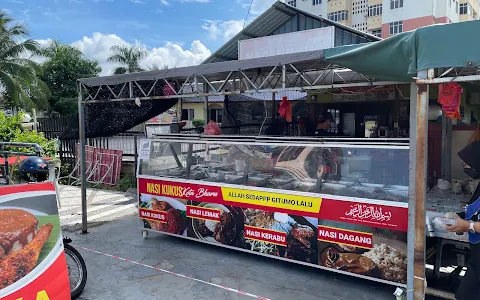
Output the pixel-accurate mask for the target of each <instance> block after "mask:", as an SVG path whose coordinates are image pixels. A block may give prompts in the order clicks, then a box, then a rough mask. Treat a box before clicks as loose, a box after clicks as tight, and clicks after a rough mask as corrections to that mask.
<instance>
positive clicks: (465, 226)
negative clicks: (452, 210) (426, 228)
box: [445, 218, 480, 233]
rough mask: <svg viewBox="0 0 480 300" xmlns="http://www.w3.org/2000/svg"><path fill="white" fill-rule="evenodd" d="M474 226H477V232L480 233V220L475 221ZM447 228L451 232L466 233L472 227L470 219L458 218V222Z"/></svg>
mask: <svg viewBox="0 0 480 300" xmlns="http://www.w3.org/2000/svg"><path fill="white" fill-rule="evenodd" d="M473 227H474V228H475V232H477V233H480V222H474V226H473ZM445 228H446V229H447V230H448V231H450V232H456V233H465V232H468V231H469V229H470V221H467V220H464V219H460V218H458V219H457V223H456V224H454V225H451V226H446V227H445Z"/></svg>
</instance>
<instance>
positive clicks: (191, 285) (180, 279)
mask: <svg viewBox="0 0 480 300" xmlns="http://www.w3.org/2000/svg"><path fill="white" fill-rule="evenodd" d="M60 197H61V203H62V208H61V209H60V218H61V221H62V227H63V229H64V231H65V234H66V235H67V236H69V237H70V238H72V239H73V243H74V245H75V246H76V247H77V250H79V251H80V253H81V254H82V255H83V256H84V258H85V260H86V263H87V268H88V283H87V287H86V289H85V292H84V294H83V295H82V296H81V298H80V300H98V299H102V300H110V299H111V300H116V299H122V300H137V299H142V300H150V299H151V300H153V299H160V300H163V299H165V300H176V299H179V300H184V299H185V300H186V299H196V300H197V299H198V300H203V299H205V300H207V299H208V300H224V299H225V300H226V299H233V300H237V299H238V300H241V299H252V298H253V299H255V298H254V297H252V296H245V295H241V294H240V293H243V292H245V293H251V294H252V295H256V296H259V297H265V298H266V299H272V300H290V299H298V300H310V299H311V300H313V299H317V300H383V299H391V300H394V299H395V298H394V297H393V295H392V293H393V291H394V288H393V287H391V286H386V285H382V284H376V283H374V282H369V281H365V280H359V279H356V278H354V277H349V276H342V275H338V274H335V273H332V272H326V271H322V270H317V269H314V268H311V267H304V266H300V265H296V264H292V263H286V262H281V261H278V260H274V259H268V258H264V257H259V256H255V255H252V254H247V253H242V252H238V251H234V250H229V249H223V248H220V247H214V246H210V245H204V244H201V243H198V242H193V241H188V240H182V239H180V238H173V237H168V236H162V235H159V234H152V233H151V234H150V235H149V238H148V239H147V240H144V239H143V238H142V235H141V230H140V229H138V225H137V216H136V215H137V209H136V198H135V195H133V194H127V193H119V192H113V191H105V190H95V189H92V190H88V212H89V215H88V216H89V217H88V220H89V234H87V235H82V234H79V230H78V229H79V228H80V223H81V208H80V189H79V188H77V187H69V186H61V187H60ZM87 249H89V250H87ZM91 250H94V251H97V252H102V253H104V254H100V253H95V252H92V251H91ZM105 254H110V255H114V256H118V257H121V258H123V259H127V260H130V261H125V260H121V259H119V258H113V257H110V256H107V255H105ZM136 263H139V264H140V265H139V264H136ZM166 272H172V273H170V274H169V273H166ZM219 286H222V287H224V288H222V287H219ZM226 288H231V289H235V290H239V292H235V291H230V290H227V289H226ZM265 298H260V299H265ZM257 299H258V298H257ZM427 299H431V300H433V299H432V298H427Z"/></svg>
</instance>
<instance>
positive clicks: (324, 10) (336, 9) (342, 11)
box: [285, 0, 479, 38]
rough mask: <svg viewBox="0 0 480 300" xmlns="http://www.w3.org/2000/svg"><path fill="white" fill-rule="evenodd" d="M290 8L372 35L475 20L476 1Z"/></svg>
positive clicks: (291, 0)
mask: <svg viewBox="0 0 480 300" xmlns="http://www.w3.org/2000/svg"><path fill="white" fill-rule="evenodd" d="M285 2H286V3H287V4H289V5H291V6H295V7H297V8H299V9H301V10H304V11H307V12H309V13H311V14H315V15H318V16H321V17H323V18H327V19H330V20H332V21H336V22H339V23H341V24H344V25H347V26H350V27H353V28H355V29H357V30H361V31H365V32H368V33H371V34H374V35H376V36H379V37H382V38H387V37H389V36H391V35H394V34H397V33H400V32H404V31H409V30H413V29H416V28H418V27H422V26H427V25H432V24H440V23H454V22H464V21H470V20H476V19H478V16H479V0H287V1H285Z"/></svg>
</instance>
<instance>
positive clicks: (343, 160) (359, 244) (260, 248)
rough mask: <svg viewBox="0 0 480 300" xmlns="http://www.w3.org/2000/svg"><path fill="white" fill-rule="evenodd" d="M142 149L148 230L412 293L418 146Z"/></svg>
mask: <svg viewBox="0 0 480 300" xmlns="http://www.w3.org/2000/svg"><path fill="white" fill-rule="evenodd" d="M140 149H141V150H140V151H141V152H140V155H139V162H138V169H137V171H138V189H139V219H140V220H139V221H140V227H141V228H142V229H143V230H145V231H156V232H162V233H167V234H171V235H176V236H181V237H185V238H190V239H195V240H199V241H202V242H206V243H210V244H215V245H221V246H228V247H231V248H232V247H233V248H235V249H239V250H242V251H248V252H252V253H256V254H261V255H267V256H270V257H275V258H278V259H282V260H288V261H292V262H302V263H307V264H309V265H312V266H315V267H318V268H324V269H328V270H334V271H337V272H343V273H347V274H351V275H354V276H360V277H364V278H369V279H372V280H376V281H381V282H386V283H390V284H393V285H397V286H403V285H405V283H406V266H407V265H406V252H407V244H406V243H407V234H406V232H407V227H408V209H407V206H408V172H409V170H408V155H409V150H408V145H402V144H398V143H397V144H393V143H392V144H388V143H381V144H373V143H371V142H370V143H364V144H362V143H361V142H359V141H350V142H340V141H337V142H325V141H321V140H319V141H316V142H312V141H305V140H297V141H295V140H290V141H256V140H254V139H251V138H250V139H249V138H245V139H236V140H229V139H228V138H223V139H222V140H219V139H218V138H208V139H206V138H201V137H196V138H193V137H176V138H167V137H162V138H158V139H148V140H142V141H141V143H140Z"/></svg>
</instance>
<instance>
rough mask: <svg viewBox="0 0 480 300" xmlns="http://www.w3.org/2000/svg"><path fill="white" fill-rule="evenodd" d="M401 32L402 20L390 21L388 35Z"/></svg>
mask: <svg viewBox="0 0 480 300" xmlns="http://www.w3.org/2000/svg"><path fill="white" fill-rule="evenodd" d="M401 32H403V21H398V22H392V23H390V35H394V34H397V33H401Z"/></svg>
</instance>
